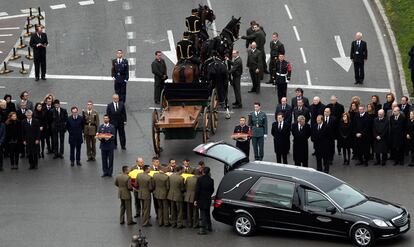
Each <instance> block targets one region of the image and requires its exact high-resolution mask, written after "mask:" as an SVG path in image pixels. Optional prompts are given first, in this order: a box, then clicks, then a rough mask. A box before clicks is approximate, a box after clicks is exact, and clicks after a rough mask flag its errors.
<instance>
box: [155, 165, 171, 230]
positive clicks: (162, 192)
mask: <svg viewBox="0 0 414 247" xmlns="http://www.w3.org/2000/svg"><path fill="white" fill-rule="evenodd" d="M167 171H168V169H167V167H166V166H163V167H162V168H161V169H160V171H159V173H155V174H154V176H153V178H154V192H153V195H154V198H155V199H156V200H157V204H158V210H157V211H158V212H157V215H158V225H159V226H165V227H168V226H170V222H169V212H168V210H169V206H168V199H167V195H168V190H169V183H168V176H167V174H165V173H166V172H167Z"/></svg>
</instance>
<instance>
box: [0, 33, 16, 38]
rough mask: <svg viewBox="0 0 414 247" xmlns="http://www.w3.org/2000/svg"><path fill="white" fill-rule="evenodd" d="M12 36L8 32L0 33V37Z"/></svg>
mask: <svg viewBox="0 0 414 247" xmlns="http://www.w3.org/2000/svg"><path fill="white" fill-rule="evenodd" d="M11 36H13V34H11V33H8V34H0V37H11Z"/></svg>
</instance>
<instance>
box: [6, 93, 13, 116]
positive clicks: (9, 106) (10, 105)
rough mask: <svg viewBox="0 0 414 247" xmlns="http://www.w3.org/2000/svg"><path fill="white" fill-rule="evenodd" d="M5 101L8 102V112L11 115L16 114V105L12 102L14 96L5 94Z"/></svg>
mask: <svg viewBox="0 0 414 247" xmlns="http://www.w3.org/2000/svg"><path fill="white" fill-rule="evenodd" d="M4 100H5V101H6V108H7V112H8V113H9V114H10V112H16V104H14V102H13V101H12V96H11V95H10V94H5V95H4Z"/></svg>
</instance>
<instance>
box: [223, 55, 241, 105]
mask: <svg viewBox="0 0 414 247" xmlns="http://www.w3.org/2000/svg"><path fill="white" fill-rule="evenodd" d="M232 57H233V61H230V60H227V62H229V63H230V65H231V69H230V70H229V74H230V75H231V77H232V79H231V82H230V84H231V85H232V86H233V90H234V98H235V99H236V101H235V102H234V103H233V104H232V105H233V108H235V109H237V108H242V107H243V104H242V98H241V91H240V80H241V76H242V74H243V63H242V59H241V57H240V54H239V51H238V50H233V53H232Z"/></svg>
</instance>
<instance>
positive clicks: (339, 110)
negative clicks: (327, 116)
mask: <svg viewBox="0 0 414 247" xmlns="http://www.w3.org/2000/svg"><path fill="white" fill-rule="evenodd" d="M326 107H327V108H330V109H331V115H332V116H333V117H335V119H336V124H337V125H336V126H335V131H334V138H335V140H338V137H339V132H338V131H336V129H337V126H338V124H339V120H340V119H342V114H343V113H344V112H345V108H344V106H343V105H342V104H340V103H338V98H337V97H336V96H335V95H332V96H331V103H329V104H327V105H326ZM336 147H337V149H338V154H339V155H341V146H340V143H339V142H337V145H336Z"/></svg>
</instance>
